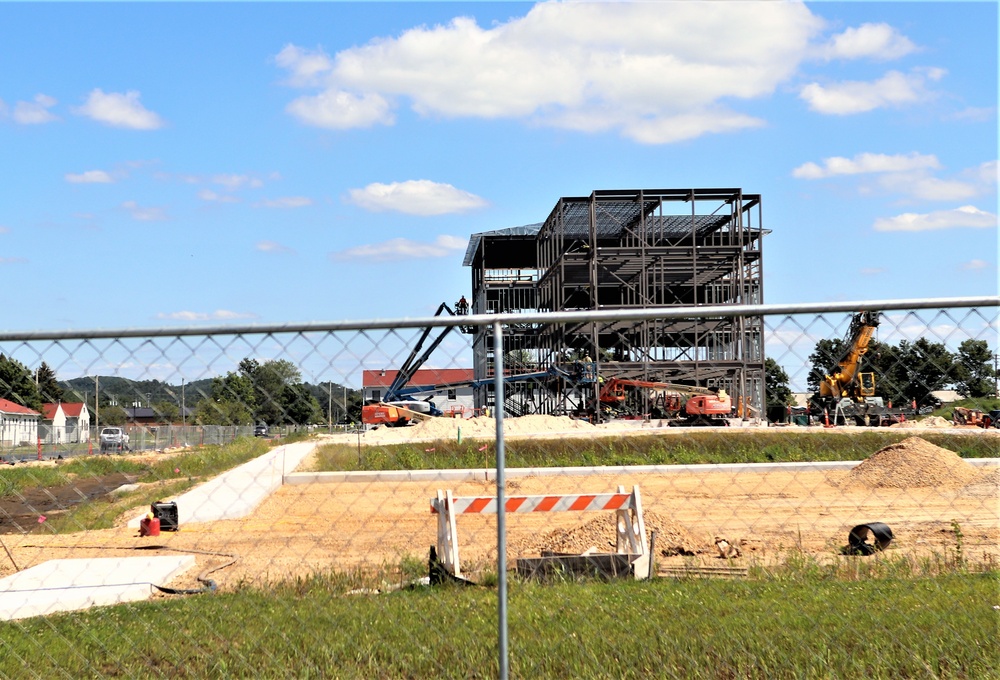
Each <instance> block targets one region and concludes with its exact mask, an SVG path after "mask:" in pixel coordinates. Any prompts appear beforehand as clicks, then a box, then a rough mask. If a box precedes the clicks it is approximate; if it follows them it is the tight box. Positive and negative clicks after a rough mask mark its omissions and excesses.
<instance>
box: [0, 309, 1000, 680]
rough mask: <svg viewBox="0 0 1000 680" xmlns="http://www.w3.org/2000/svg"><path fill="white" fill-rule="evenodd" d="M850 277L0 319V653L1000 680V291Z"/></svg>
mask: <svg viewBox="0 0 1000 680" xmlns="http://www.w3.org/2000/svg"><path fill="white" fill-rule="evenodd" d="M856 307H857V310H858V311H851V312H846V311H842V310H843V309H844V307H843V306H841V307H839V308H834V307H832V306H827V307H823V306H821V305H816V306H813V307H811V308H806V307H803V309H802V310H801V311H800V310H795V311H792V312H780V313H775V312H774V310H773V308H768V307H759V308H752V309H749V310H744V311H743V312H742V313H743V314H745V315H746V316H747V317H748V318H749V317H753V318H755V319H763V329H764V347H765V350H766V356H759V355H756V356H746V355H744V354H741V353H740V349H739V347H740V343H738V342H737V343H735V345H734V344H733V343H729V344H728V345H727V346H736V348H737V349H736V353H735V354H733V355H727V356H713V355H712V348H711V347H699V345H698V340H697V338H695V339H694V340H693V341H692V343H691V344H690V345H689V346H688V347H687V348H686V349H685V351H684V352H681V353H679V354H678V353H675V354H671V353H670V352H667V351H662V350H663V348H662V347H657V343H659V342H661V340H658V339H657V338H652V339H651V340H649V341H648V343H649V346H647V347H644V348H637V347H629V348H627V351H626V348H622V347H615V346H602V345H601V342H600V340H599V338H601V337H604V336H602V334H601V333H600V332H599V331H595V332H594V333H593V334H591V337H593V338H595V339H598V340H596V341H595V342H594V343H593V344H591V345H590V346H577V347H567V349H566V351H565V352H563V353H560V354H559V355H558V356H557V357H555V358H553V357H551V356H549V357H548V361H547V362H545V361H543V360H542V357H541V356H540V355H539V354H538V353H536V352H533V351H532V348H531V341H530V338H531V337H532V335H533V334H539V333H540V332H541V330H542V329H545V328H546V327H547V326H548V325H557V324H568V323H572V324H575V328H577V330H579V327H580V325H581V324H587V323H594V324H595V328H596V327H597V326H598V325H599V324H608V323H610V322H614V321H618V320H622V319H626V318H627V317H625V316H624V315H622V316H621V317H620V318H619V317H616V316H615V313H608V314H604V315H603V316H602V315H597V314H592V315H590V316H588V315H587V314H586V313H581V314H579V315H576V316H575V317H574V318H573V319H570V320H567V319H565V318H559V317H558V316H552V320H551V321H549V320H547V319H546V318H545V317H544V316H543V315H539V316H534V317H531V323H530V325H527V324H516V323H513V321H512V320H511V319H508V318H506V317H497V318H502V319H503V320H504V324H503V327H504V328H511V329H514V333H515V335H516V336H517V337H516V342H513V343H512V344H503V343H501V344H499V345H494V344H493V343H494V341H495V338H494V328H495V327H496V326H497V325H498V324H495V322H494V321H493V319H491V318H488V317H467V318H466V319H463V320H455V319H450V320H440V319H439V320H436V321H434V322H433V323H428V324H427V325H423V324H421V323H417V322H399V323H382V324H381V325H380V323H378V322H371V323H366V324H355V325H354V326H335V325H331V326H329V327H323V326H309V327H303V328H298V329H295V328H290V329H280V328H279V329H274V328H271V329H259V328H253V327H249V328H242V329H229V330H226V329H213V330H212V331H210V332H199V331H197V330H196V329H194V330H192V329H185V330H184V331H183V332H173V333H172V332H171V331H169V330H163V331H155V332H152V331H151V332H141V331H130V332H128V333H121V334H118V335H115V336H114V337H109V336H110V335H111V334H102V333H80V334H78V335H77V336H76V337H74V336H73V334H71V333H65V334H49V335H43V334H27V335H23V336H15V335H12V334H7V335H5V336H4V337H3V338H2V339H0V354H2V355H3V356H2V359H0V458H2V461H3V463H4V465H3V466H2V467H0V539H2V543H3V554H2V555H0V579H2V580H0V617H2V618H3V619H4V620H5V621H6V623H0V627H2V630H3V635H2V636H0V640H2V641H0V649H2V650H3V654H0V657H2V658H3V660H2V661H0V676H4V677H53V676H65V677H78V676H88V677H104V676H135V677H159V676H170V677H173V676H176V675H180V676H183V677H202V676H212V677H214V676H237V677H247V676H256V675H263V676H266V677H278V676H280V677H307V676H312V677H341V676H344V677H354V676H362V675H364V676H366V677H368V676H375V677H425V676H471V677H493V676H496V675H506V674H507V673H508V672H509V673H510V674H511V675H514V676H516V677H529V676H535V675H541V676H545V677H556V676H559V677H565V676H586V677H608V676H611V677H637V676H640V675H643V676H649V675H652V676H656V677H692V676H698V677H720V678H721V677H727V678H728V677H769V676H771V675H779V676H787V677H792V676H796V677H798V676H799V675H802V676H823V677H837V676H841V675H843V674H857V673H871V674H874V675H876V676H880V677H891V676H923V675H927V676H930V677H939V676H941V677H945V676H946V677H986V676H987V675H989V674H990V673H993V674H994V675H993V677H996V675H995V674H996V673H997V672H998V668H1000V667H998V666H997V653H996V649H995V634H996V632H997V621H998V617H1000V612H998V611H997V610H998V609H1000V598H998V597H997V596H996V595H997V585H996V573H997V559H998V558H1000V547H998V543H1000V513H998V509H1000V499H998V486H1000V485H998V481H1000V478H998V474H1000V473H998V471H997V467H996V464H997V449H998V443H1000V436H998V435H1000V429H997V428H996V424H997V422H998V420H1000V419H998V418H997V415H998V412H997V411H996V409H1000V401H998V400H997V393H996V380H997V373H996V370H995V368H996V362H997V357H998V355H997V351H998V349H997V341H996V338H997V308H996V303H995V301H992V303H990V304H983V303H982V302H981V301H980V303H979V304H978V305H976V304H970V303H963V302H962V301H956V302H954V303H953V304H951V305H947V304H944V305H941V306H937V307H931V308H929V307H928V305H927V304H926V302H924V303H921V304H914V305H913V306H912V307H910V308H903V305H902V304H896V305H895V307H894V308H893V309H889V310H886V309H871V307H870V306H868V307H866V306H865V305H856ZM831 309H834V310H835V311H830V310H831ZM645 313H646V314H647V315H650V314H653V313H654V312H652V311H648V310H647V311H646V312H645ZM671 313H672V314H676V313H677V312H676V310H672V311H671ZM689 313H690V312H689ZM648 318H651V317H648ZM674 318H677V317H676V316H675V317H674ZM691 320H692V322H694V323H697V319H695V318H692V319H691ZM459 321H460V322H459ZM548 330H551V328H549V329H548ZM582 335H584V336H586V333H584V334H582ZM640 350H641V351H640ZM702 350H704V351H702ZM625 357H627V358H628V360H627V361H626V360H625ZM498 367H503V378H502V380H498V378H497V376H496V375H494V372H495V369H497V368H498ZM699 367H703V368H704V370H706V371H709V370H710V371H711V372H712V377H711V379H705V380H680V381H678V380H677V379H676V376H677V375H678V374H679V371H680V370H681V369H683V370H685V371H689V374H693V375H696V376H697V375H698V371H699V370H700V368H699ZM691 372H693V373H691ZM501 394H502V397H500V396H499V395H501ZM498 414H499V415H502V416H503V417H502V422H503V429H502V439H501V438H498V432H497V416H498ZM125 437H127V440H126V439H124V438H125ZM501 444H502V447H503V453H504V455H505V458H506V466H505V468H504V469H503V470H497V468H496V455H497V450H498V445H501ZM498 474H499V475H500V476H501V479H503V494H502V495H503V500H504V505H503V507H501V508H499V510H501V511H502V514H501V515H498V514H497V510H498V507H497V504H496V498H497V494H498V490H497V486H496V485H497V477H498ZM498 522H501V523H502V524H503V526H504V533H503V541H502V542H500V540H499V536H498V530H497V526H498ZM498 545H502V546H503V547H504V548H505V555H506V557H505V560H504V561H502V562H501V561H498ZM504 566H506V570H504V571H503V573H502V574H500V573H498V569H504ZM990 575H992V577H991V576H990ZM637 580H638V581H642V583H635V581H637ZM455 584H472V585H474V586H476V587H474V588H461V587H454V586H455ZM977 588H978V590H977ZM984 593H985V594H986V596H985V598H984V597H983V594H984ZM498 596H499V599H500V602H498ZM114 603H119V604H114ZM110 604H114V606H113V607H111V608H104V607H102V606H101V605H110ZM963 607H969V608H971V609H966V610H963ZM60 612H71V613H68V614H59V613H60ZM38 617H43V618H38ZM498 624H499V625H498ZM914 625H916V626H917V629H918V632H917V633H916V634H913V633H905V632H904V631H908V630H909V629H910V628H912V626H914ZM871 636H874V637H871ZM508 664H509V665H508Z"/></svg>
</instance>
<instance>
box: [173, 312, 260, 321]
mask: <svg viewBox="0 0 1000 680" xmlns="http://www.w3.org/2000/svg"><path fill="white" fill-rule="evenodd" d="M156 318H157V319H172V320H174V321H232V320H235V319H256V318H257V315H256V314H251V313H247V312H231V311H229V310H226V309H217V310H216V311H214V312H189V311H183V312H160V313H158V314H157V315H156Z"/></svg>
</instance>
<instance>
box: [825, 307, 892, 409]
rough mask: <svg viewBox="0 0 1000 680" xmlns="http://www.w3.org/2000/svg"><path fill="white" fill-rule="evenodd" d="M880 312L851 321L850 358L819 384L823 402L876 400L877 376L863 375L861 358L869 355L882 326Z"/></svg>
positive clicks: (863, 313)
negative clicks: (870, 347)
mask: <svg viewBox="0 0 1000 680" xmlns="http://www.w3.org/2000/svg"><path fill="white" fill-rule="evenodd" d="M879 315H880V313H879V312H860V313H858V314H855V315H854V317H853V318H852V319H851V327H850V329H849V330H848V337H847V340H846V344H847V348H848V349H847V356H845V357H844V358H843V359H841V360H840V363H839V365H838V370H837V371H836V372H834V373H833V375H825V376H823V380H822V381H821V382H820V384H819V396H820V399H821V400H827V401H830V402H834V401H840V400H841V399H842V398H845V397H847V398H849V399H851V400H852V401H855V402H863V401H864V398H865V397H873V396H875V374H874V373H861V372H860V370H859V369H860V367H861V357H863V356H864V355H865V353H867V352H868V344H869V343H870V342H871V339H872V335H874V333H875V329H876V328H878V324H879Z"/></svg>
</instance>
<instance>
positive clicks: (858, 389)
mask: <svg viewBox="0 0 1000 680" xmlns="http://www.w3.org/2000/svg"><path fill="white" fill-rule="evenodd" d="M880 316H881V312H872V311H867V312H859V313H857V314H855V315H854V316H853V317H852V318H851V325H850V328H849V329H848V332H847V337H846V339H845V341H844V344H845V346H846V348H847V350H846V354H845V356H844V358H843V359H841V360H840V362H839V363H838V365H837V369H836V370H835V371H834V372H833V373H832V374H829V375H824V376H823V379H822V380H821V381H820V383H819V392H818V393H817V394H815V395H814V396H813V400H812V401H811V402H810V406H811V412H812V414H813V415H815V416H816V417H818V418H823V419H824V421H830V422H831V423H832V424H834V425H836V424H854V425H862V426H878V425H892V424H894V423H898V422H901V421H903V420H906V418H907V417H908V416H913V415H916V410H915V409H909V408H898V407H897V408H895V409H894V408H892V402H891V401H890V402H889V405H888V406H887V405H886V404H885V402H884V401H883V399H882V397H877V396H875V374H874V373H871V372H868V373H865V372H862V371H861V362H862V357H864V355H865V354H866V353H867V352H868V345H869V344H870V343H871V339H872V336H873V335H874V334H875V329H876V328H878V325H879V317H880Z"/></svg>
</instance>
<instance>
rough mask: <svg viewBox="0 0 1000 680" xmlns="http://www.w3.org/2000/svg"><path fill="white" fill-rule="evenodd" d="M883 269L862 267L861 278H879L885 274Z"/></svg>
mask: <svg viewBox="0 0 1000 680" xmlns="http://www.w3.org/2000/svg"><path fill="white" fill-rule="evenodd" d="M885 273H886V269H885V267H863V268H862V269H861V275H862V276H879V275H880V274H885Z"/></svg>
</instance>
